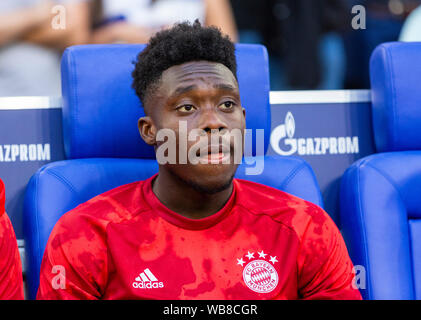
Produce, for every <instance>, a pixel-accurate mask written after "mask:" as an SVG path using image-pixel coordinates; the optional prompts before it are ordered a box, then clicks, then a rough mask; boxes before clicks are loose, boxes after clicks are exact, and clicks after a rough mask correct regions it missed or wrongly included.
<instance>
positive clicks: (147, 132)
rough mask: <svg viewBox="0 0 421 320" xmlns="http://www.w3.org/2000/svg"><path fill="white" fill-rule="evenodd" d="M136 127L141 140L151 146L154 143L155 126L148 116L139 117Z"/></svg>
mask: <svg viewBox="0 0 421 320" xmlns="http://www.w3.org/2000/svg"><path fill="white" fill-rule="evenodd" d="M137 127H138V129H139V133H140V136H141V137H142V139H143V141H145V142H146V143H147V144H149V145H151V146H154V145H156V127H155V125H154V123H153V121H152V119H151V118H150V117H148V116H146V117H141V118H139V120H138V121H137Z"/></svg>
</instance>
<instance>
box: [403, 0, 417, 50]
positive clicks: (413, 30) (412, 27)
mask: <svg viewBox="0 0 421 320" xmlns="http://www.w3.org/2000/svg"><path fill="white" fill-rule="evenodd" d="M399 41H404V42H411V41H417V42H420V41H421V5H420V6H419V7H417V8H416V9H415V10H414V11H412V12H411V14H410V15H409V16H408V18H406V20H405V23H404V25H403V27H402V30H401V33H400V35H399Z"/></svg>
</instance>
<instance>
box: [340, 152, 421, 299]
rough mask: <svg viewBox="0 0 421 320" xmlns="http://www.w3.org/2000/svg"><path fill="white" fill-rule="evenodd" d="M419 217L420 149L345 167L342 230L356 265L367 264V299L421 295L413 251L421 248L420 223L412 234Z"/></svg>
mask: <svg viewBox="0 0 421 320" xmlns="http://www.w3.org/2000/svg"><path fill="white" fill-rule="evenodd" d="M420 218H421V151H402V152H390V153H380V154H376V155H372V156H369V157H366V158H364V159H361V160H360V161H357V162H356V163H355V164H353V165H352V166H351V167H350V168H348V169H347V171H346V172H345V174H344V175H343V177H342V181H341V226H342V234H343V236H344V239H345V242H346V243H347V247H348V250H349V253H350V256H351V258H352V260H353V262H354V264H355V265H362V266H365V268H366V271H367V289H366V290H360V291H361V293H362V294H363V296H364V298H366V299H416V298H417V299H421V295H420V293H421V292H420V290H421V287H420V277H421V261H420V257H415V256H414V255H413V254H412V252H411V247H412V250H415V251H416V252H418V253H420V244H421V238H420V237H418V238H417V235H420V230H419V224H418V227H414V234H412V236H411V234H410V228H409V226H410V225H411V223H412V224H413V223H414V222H416V221H417V219H420ZM416 228H417V229H416ZM415 251H414V252H415ZM415 279H417V281H418V282H417V284H416V283H415Z"/></svg>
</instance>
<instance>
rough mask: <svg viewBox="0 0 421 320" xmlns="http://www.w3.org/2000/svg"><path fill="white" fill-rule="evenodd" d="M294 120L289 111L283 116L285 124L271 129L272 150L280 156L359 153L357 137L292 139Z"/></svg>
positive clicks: (294, 127) (294, 126)
mask: <svg viewBox="0 0 421 320" xmlns="http://www.w3.org/2000/svg"><path fill="white" fill-rule="evenodd" d="M295 129H296V125H295V119H294V116H293V115H292V113H291V112H290V111H288V112H287V114H286V116H285V123H284V124H280V125H279V126H277V127H275V129H273V131H272V134H271V136H270V145H271V147H272V149H273V150H274V151H275V152H276V153H277V154H280V155H281V156H290V155H293V154H295V153H298V155H305V156H307V155H325V154H332V155H335V154H355V153H359V142H358V137H357V136H353V137H308V138H294V135H295Z"/></svg>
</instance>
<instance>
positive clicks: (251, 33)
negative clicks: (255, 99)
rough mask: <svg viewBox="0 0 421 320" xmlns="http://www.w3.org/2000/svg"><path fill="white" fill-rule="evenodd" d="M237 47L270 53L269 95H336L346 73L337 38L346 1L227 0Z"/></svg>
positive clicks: (344, 22)
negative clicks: (248, 46) (263, 47)
mask: <svg viewBox="0 0 421 320" xmlns="http://www.w3.org/2000/svg"><path fill="white" fill-rule="evenodd" d="M231 4H232V6H233V9H234V13H235V18H236V21H237V24H238V26H239V34H240V42H255V43H263V44H265V45H266V46H267V48H268V51H269V60H270V71H271V75H270V76H271V89H272V90H295V89H340V88H342V86H343V79H344V73H345V70H344V69H345V53H344V49H343V41H342V38H341V33H342V32H343V30H345V28H346V26H347V24H348V23H350V20H349V16H350V10H348V7H347V4H346V2H345V0H319V1H305V0H266V1H263V2H260V1H259V2H258V1H253V0H231Z"/></svg>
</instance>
